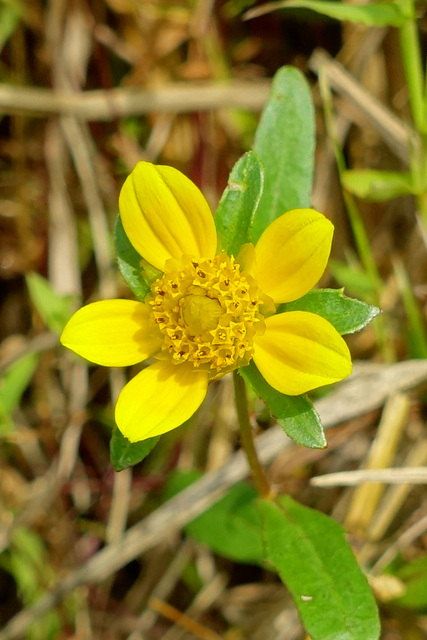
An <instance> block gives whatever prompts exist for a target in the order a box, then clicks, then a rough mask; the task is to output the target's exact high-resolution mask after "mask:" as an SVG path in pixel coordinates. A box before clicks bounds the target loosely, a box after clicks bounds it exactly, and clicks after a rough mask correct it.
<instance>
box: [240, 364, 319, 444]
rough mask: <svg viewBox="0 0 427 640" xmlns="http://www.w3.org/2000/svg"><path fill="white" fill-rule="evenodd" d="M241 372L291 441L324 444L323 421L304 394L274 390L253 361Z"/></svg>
mask: <svg viewBox="0 0 427 640" xmlns="http://www.w3.org/2000/svg"><path fill="white" fill-rule="evenodd" d="M240 373H241V375H242V376H243V378H244V379H245V380H246V382H248V383H249V384H250V385H251V386H252V388H253V390H254V391H255V393H256V394H257V395H258V396H259V397H260V398H261V399H262V400H263V401H264V402H265V404H266V405H267V407H268V408H269V410H270V412H271V413H272V414H273V415H274V416H275V417H276V418H277V421H278V423H279V424H280V426H281V427H282V429H283V431H284V432H285V433H286V435H288V436H289V437H290V438H292V440H294V442H296V443H297V444H300V445H302V446H303V447H310V448H311V449H323V448H324V447H326V439H325V434H324V432H323V427H322V423H321V422H320V418H319V415H318V413H317V411H316V410H315V408H314V407H313V405H312V403H311V401H310V400H309V399H308V398H307V396H305V395H302V396H286V395H285V394H283V393H280V392H279V391H276V389H273V387H271V386H270V385H269V384H268V382H266V381H265V380H264V378H263V377H262V375H261V374H260V372H259V371H258V369H257V368H256V366H255V364H254V363H253V362H251V364H250V365H249V366H247V367H244V368H243V369H240Z"/></svg>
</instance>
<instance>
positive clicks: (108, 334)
mask: <svg viewBox="0 0 427 640" xmlns="http://www.w3.org/2000/svg"><path fill="white" fill-rule="evenodd" d="M119 207H120V216H121V220H122V223H123V227H124V229H125V232H126V235H127V236H128V238H129V240H130V242H131V243H132V245H133V246H134V248H135V249H136V251H137V252H138V253H139V254H140V256H141V258H142V259H144V260H146V261H147V262H148V263H149V264H151V265H153V266H154V267H155V268H156V269H158V270H159V271H160V272H161V273H162V275H161V276H160V277H159V278H158V279H157V280H156V281H155V282H154V283H153V284H152V286H151V290H150V292H149V294H148V295H147V297H146V299H145V300H144V302H138V301H131V300H106V301H100V302H94V303H92V304H89V305H87V306H85V307H83V308H81V309H79V311H77V312H76V313H75V314H74V315H73V316H72V318H71V319H70V320H69V322H68V324H67V326H66V327H65V329H64V332H63V334H62V336H61V342H62V344H63V345H65V346H66V347H68V348H69V349H72V350H73V351H75V352H76V353H78V354H79V355H81V356H83V357H84V358H87V359H88V360H90V361H92V362H94V363H96V364H100V365H104V366H111V367H118V366H128V365H133V364H136V363H139V362H143V361H145V360H147V359H149V358H150V359H154V361H153V362H152V363H151V364H148V366H146V367H145V368H144V369H143V370H142V371H140V373H138V374H137V375H136V376H135V377H134V378H133V379H132V380H130V382H128V383H127V384H126V386H125V387H124V388H123V390H122V392H121V393H120V396H119V398H118V401H117V405H116V412H115V417H116V422H117V425H118V427H119V429H120V430H121V432H122V433H123V435H124V436H125V437H126V438H128V439H129V440H130V441H131V442H137V441H139V440H144V439H145V438H149V437H152V436H156V435H160V434H162V433H166V432H167V431H170V430H171V429H174V428H175V427H178V426H179V425H181V424H182V423H183V422H185V420H187V419H188V418H190V417H191V416H192V415H193V413H194V412H195V411H196V409H197V408H198V407H199V406H200V404H201V403H202V401H203V399H204V397H205V395H206V391H207V388H208V384H209V382H210V380H212V379H214V378H219V377H221V376H223V375H225V374H226V373H227V372H229V371H231V370H233V369H236V368H239V367H242V366H245V365H247V364H248V363H249V362H250V360H252V359H253V360H254V362H255V364H256V366H257V367H258V369H259V371H260V373H261V374H262V375H263V376H264V378H265V380H266V381H267V382H268V383H269V384H270V385H271V386H272V387H274V388H275V389H277V390H278V391H280V392H281V393H284V394H288V395H300V394H302V393H305V392H306V391H309V390H311V389H315V388H317V387H319V386H323V385H325V384H330V383H332V382H336V381H338V380H341V379H342V378H345V377H346V376H348V375H349V374H350V372H351V359H350V354H349V351H348V348H347V346H346V344H345V342H344V340H343V339H342V338H341V336H340V335H339V334H338V332H337V331H336V330H335V329H334V327H333V326H332V325H331V324H330V323H329V322H327V321H326V320H325V319H324V318H322V317H321V316H318V315H316V314H314V313H309V312H306V311H289V312H284V313H278V314H275V311H276V305H277V304H280V303H284V302H290V301H293V300H296V299H298V298H300V297H301V296H303V295H304V294H306V293H307V292H308V291H309V290H310V289H311V288H312V287H314V286H315V285H316V283H317V282H318V280H319V278H320V277H321V275H322V273H323V271H324V269H325V267H326V264H327V261H328V258H329V253H330V249H331V242H332V235H333V225H332V224H331V223H330V222H329V221H328V220H327V219H326V218H325V217H324V216H323V215H322V214H320V213H318V212H317V211H314V210H312V209H297V210H294V211H289V212H287V213H286V214H284V215H282V216H281V217H279V218H277V219H276V220H275V221H274V222H273V223H272V224H271V225H270V226H269V227H268V228H267V229H266V230H265V231H264V233H263V234H262V235H261V237H260V239H259V241H258V242H257V244H256V246H255V247H253V246H252V245H249V244H248V245H244V246H243V247H242V249H241V251H240V253H239V255H238V256H227V255H226V254H225V253H223V252H221V251H220V250H219V249H218V248H217V243H218V240H217V234H216V229H215V224H214V219H213V217H212V214H211V211H210V209H209V206H208V204H207V202H206V200H205V198H204V197H203V195H202V193H201V192H200V191H199V189H198V188H197V187H196V186H195V185H194V184H193V183H192V182H191V181H190V180H189V179H188V178H186V177H185V176H184V175H183V174H181V173H180V172H179V171H177V170H176V169H173V168H172V167H166V166H154V165H152V164H150V163H147V162H140V163H138V164H137V165H136V167H135V168H134V170H133V171H132V173H131V174H130V176H129V177H128V178H127V180H126V181H125V183H124V185H123V188H122V190H121V193H120V200H119Z"/></svg>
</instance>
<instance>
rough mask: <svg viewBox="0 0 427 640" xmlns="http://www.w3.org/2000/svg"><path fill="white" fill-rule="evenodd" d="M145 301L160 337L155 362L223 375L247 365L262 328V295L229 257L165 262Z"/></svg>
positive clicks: (256, 286)
mask: <svg viewBox="0 0 427 640" xmlns="http://www.w3.org/2000/svg"><path fill="white" fill-rule="evenodd" d="M146 301H147V302H148V303H149V305H150V306H151V308H152V312H151V315H152V319H153V321H154V323H155V324H156V325H157V327H158V329H159V330H160V332H161V334H162V336H163V344H162V348H161V352H160V353H159V354H156V357H158V358H162V359H163V358H165V357H166V358H171V359H172V361H173V362H174V363H175V364H181V363H183V362H191V363H192V364H193V365H194V367H196V368H202V369H205V370H207V371H209V373H210V377H212V378H214V377H218V376H220V375H224V373H227V372H228V371H231V370H232V369H235V368H237V367H242V366H245V365H247V364H248V363H249V362H250V360H251V358H252V356H253V338H254V336H255V335H256V334H257V333H262V332H263V331H264V329H265V325H264V316H263V313H262V307H263V305H264V303H265V296H264V295H263V294H262V292H261V291H260V289H259V287H258V285H257V283H256V282H255V280H254V279H253V278H252V276H250V275H249V274H248V273H247V272H245V271H241V270H240V266H239V264H238V263H237V262H236V261H235V259H234V257H233V256H231V257H230V256H227V255H226V254H224V253H221V254H219V255H217V256H215V257H214V258H212V259H206V260H199V259H198V260H195V259H192V258H189V257H186V256H184V257H183V258H182V259H181V260H168V261H167V263H166V266H165V272H164V274H163V276H162V277H161V278H159V279H158V280H156V281H155V282H154V284H153V285H152V286H151V292H150V293H149V294H148V296H147V299H146Z"/></svg>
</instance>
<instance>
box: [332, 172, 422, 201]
mask: <svg viewBox="0 0 427 640" xmlns="http://www.w3.org/2000/svg"><path fill="white" fill-rule="evenodd" d="M341 180H342V183H343V186H344V188H345V189H347V191H349V192H350V193H352V194H353V195H355V196H357V197H359V198H365V199H366V200H372V201H373V202H384V200H391V198H397V197H399V196H407V195H411V194H413V193H414V186H413V183H412V177H411V174H410V173H403V172H401V171H374V170H372V169H351V170H350V169H349V170H347V171H343V172H342V174H341Z"/></svg>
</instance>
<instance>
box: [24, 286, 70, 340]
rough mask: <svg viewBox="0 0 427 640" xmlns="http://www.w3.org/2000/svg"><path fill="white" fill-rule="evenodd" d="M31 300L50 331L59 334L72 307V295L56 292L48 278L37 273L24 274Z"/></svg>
mask: <svg viewBox="0 0 427 640" xmlns="http://www.w3.org/2000/svg"><path fill="white" fill-rule="evenodd" d="M25 279H26V282H27V287H28V291H29V293H30V297H31V301H32V303H33V304H34V306H35V308H36V309H37V311H38V312H39V314H40V316H41V318H42V319H43V322H44V323H45V325H46V326H47V327H48V329H50V331H52V333H56V334H58V335H59V334H60V333H61V332H62V330H63V328H64V327H65V325H66V323H67V321H68V319H69V317H70V316H71V313H72V308H73V296H64V295H60V294H58V293H56V291H55V290H54V289H53V287H52V285H51V283H50V282H49V280H46V278H43V276H41V275H40V274H38V273H28V274H27V275H26V276H25Z"/></svg>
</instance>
